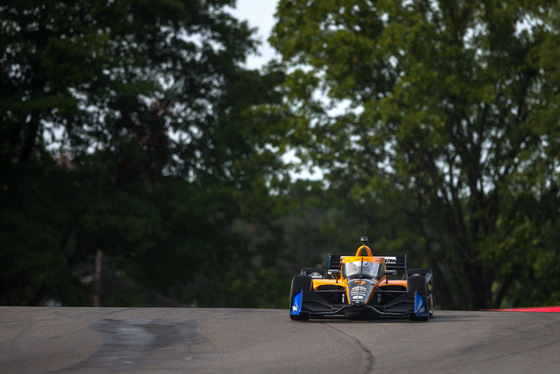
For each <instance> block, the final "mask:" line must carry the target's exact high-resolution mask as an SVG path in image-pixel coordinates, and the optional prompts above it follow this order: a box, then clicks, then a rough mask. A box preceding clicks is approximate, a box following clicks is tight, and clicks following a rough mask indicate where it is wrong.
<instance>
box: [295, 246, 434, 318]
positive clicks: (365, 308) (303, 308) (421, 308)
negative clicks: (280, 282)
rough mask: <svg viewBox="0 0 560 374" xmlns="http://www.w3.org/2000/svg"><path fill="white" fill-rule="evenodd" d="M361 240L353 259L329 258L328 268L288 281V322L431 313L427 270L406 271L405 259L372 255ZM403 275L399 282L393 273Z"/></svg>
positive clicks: (426, 315) (308, 271)
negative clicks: (289, 290)
mask: <svg viewBox="0 0 560 374" xmlns="http://www.w3.org/2000/svg"><path fill="white" fill-rule="evenodd" d="M367 240H368V239H367V237H365V236H364V237H362V238H361V241H362V245H361V246H360V247H359V248H358V250H357V251H356V255H355V256H341V255H333V254H331V255H329V266H328V269H321V268H303V269H302V270H301V274H300V275H296V276H294V278H293V279H292V288H291V292H290V318H291V319H293V320H295V321H306V320H308V319H309V318H322V317H326V316H344V317H347V318H378V317H408V318H409V319H410V320H411V321H427V320H428V319H429V318H431V317H432V315H433V314H434V298H433V276H432V271H431V270H430V269H408V268H407V264H406V256H373V255H372V252H371V249H370V248H369V247H368V246H367ZM399 271H401V272H402V273H403V274H402V275H401V276H400V278H399V279H390V278H391V277H392V278H397V274H398V272H399Z"/></svg>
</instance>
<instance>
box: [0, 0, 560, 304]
mask: <svg viewBox="0 0 560 374" xmlns="http://www.w3.org/2000/svg"><path fill="white" fill-rule="evenodd" d="M233 3H234V2H233V1H225V0H214V1H173V0H171V1H166V2H157V3H156V2H154V3H150V2H137V1H133V0H121V1H107V2H94V1H83V2H78V3H74V2H65V1H52V2H48V3H44V2H38V1H32V0H30V1H25V2H18V4H14V5H0V20H1V21H2V23H1V27H2V28H1V32H0V44H1V45H2V48H1V49H0V51H1V52H0V63H1V64H0V66H1V76H0V79H1V81H0V84H1V87H2V89H1V90H0V116H1V117H0V118H1V124H0V143H1V149H0V163H1V164H0V166H1V170H2V173H1V176H0V220H1V225H0V227H1V229H0V243H1V244H0V264H1V265H0V266H1V267H2V271H1V272H0V303H1V304H3V305H43V304H45V303H49V302H51V303H52V302H56V303H62V304H65V305H92V303H93V302H94V300H98V301H99V304H100V305H105V306H109V305H201V306H233V307H259V306H260V307H284V306H286V304H287V303H286V301H287V292H288V288H289V282H290V279H291V276H292V274H293V273H294V272H297V271H299V268H301V267H303V266H309V265H317V266H325V265H326V256H327V255H328V253H329V252H332V251H336V252H349V253H351V252H353V251H354V250H355V245H356V244H357V243H356V242H357V239H358V238H359V236H360V235H362V234H366V235H368V236H369V237H370V239H371V240H372V241H373V247H374V251H376V252H377V253H380V252H383V253H382V254H396V253H403V254H408V255H409V263H410V265H411V266H430V267H432V268H433V269H434V274H435V276H436V297H437V301H438V302H439V304H440V306H442V307H445V308H467V309H472V308H484V307H491V306H500V305H504V306H516V305H540V304H546V303H549V304H550V303H557V302H558V301H559V300H560V294H559V293H558V291H557V290H556V289H557V288H558V287H557V286H558V279H560V277H559V275H560V274H558V270H557V269H558V267H557V266H555V264H556V263H557V260H558V257H559V254H558V252H557V250H556V242H557V240H556V236H557V235H558V234H557V232H559V230H558V227H559V223H560V221H559V220H558V207H559V203H560V200H559V197H558V170H559V169H558V166H559V165H558V157H557V156H558V149H560V148H558V139H560V138H559V137H558V135H559V134H558V132H559V130H560V127H559V126H558V120H557V118H558V116H557V113H558V108H557V106H558V102H560V101H558V100H556V99H557V90H556V89H555V87H557V80H558V76H557V73H556V68H557V67H556V64H557V61H558V59H556V58H555V56H556V54H558V53H559V51H560V49H558V47H557V46H558V45H560V43H557V40H556V39H557V36H556V35H555V33H554V32H552V30H554V29H555V27H556V26H557V21H558V9H557V8H556V6H554V7H552V6H550V5H549V4H548V3H545V2H543V4H534V5H524V4H523V3H519V4H517V3H515V2H514V3H512V2H511V1H510V2H507V3H506V2H503V3H502V2H480V3H473V4H470V3H469V4H467V3H465V4H459V5H457V6H454V7H448V6H447V5H446V3H445V2H436V1H433V2H413V3H412V4H408V3H406V2H403V3H401V2H371V1H362V2H357V3H356V2H348V4H346V2H344V1H342V2H339V3H337V4H336V5H335V4H334V3H333V4H331V3H330V2H312V3H309V4H308V2H304V1H281V2H280V4H279V8H278V14H277V16H278V20H279V21H278V24H277V26H276V29H275V35H274V36H273V42H274V44H275V46H276V48H277V49H278V50H279V51H280V52H281V53H282V54H283V61H281V62H276V63H275V62H271V63H270V65H269V66H268V67H266V68H264V69H263V70H262V71H252V70H247V69H245V68H243V67H242V66H243V65H242V64H243V61H244V59H245V57H246V56H247V55H248V54H249V53H252V52H254V51H255V45H256V41H255V40H254V39H253V36H252V30H251V29H249V28H248V26H247V24H245V23H243V22H240V21H239V20H236V19H235V18H233V17H232V16H231V15H230V14H229V13H228V12H227V7H226V6H227V5H230V6H231V5H233ZM350 3H352V4H350ZM374 3H375V4H374ZM406 4H408V5H406ZM524 19H525V20H529V21H531V22H529V24H531V25H533V26H532V27H529V28H528V31H526V32H521V33H520V32H518V31H517V30H516V28H515V25H516V22H517V23H519V22H520V20H524ZM475 31H476V32H475ZM301 63H303V64H307V66H308V68H306V69H303V70H299V69H297V67H298V66H299V64H301ZM309 67H311V69H309ZM320 89H323V95H324V96H323V98H321V99H318V98H317V96H316V95H315V94H314V93H315V92H317V90H320ZM327 98H328V99H329V100H332V102H333V103H334V104H335V105H336V104H337V103H340V102H345V103H347V104H350V105H349V106H348V110H342V111H340V110H339V111H338V113H340V114H335V115H333V114H332V113H329V111H328V107H327ZM287 150H295V151H296V152H297V154H298V156H299V157H300V158H301V159H302V160H303V161H304V162H309V163H311V164H313V165H318V166H320V167H321V168H322V170H323V171H324V180H322V181H301V180H300V181H294V180H293V179H292V178H291V177H290V172H291V171H292V169H291V167H292V165H289V164H285V163H284V162H283V161H282V154H283V153H284V152H285V151H287ZM96 265H97V266H96ZM94 296H95V297H94Z"/></svg>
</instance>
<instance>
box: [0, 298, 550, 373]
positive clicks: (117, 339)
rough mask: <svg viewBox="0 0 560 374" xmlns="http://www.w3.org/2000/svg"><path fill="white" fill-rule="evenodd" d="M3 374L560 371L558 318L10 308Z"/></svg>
mask: <svg viewBox="0 0 560 374" xmlns="http://www.w3.org/2000/svg"><path fill="white" fill-rule="evenodd" d="M0 323H1V325H0V326H1V327H0V334H1V336H0V373H107V372H117V373H129V372H130V373H175V372H184V373H244V374H246V373H292V372H299V373H306V374H307V373H454V374H457V373H559V372H560V313H528V312H490V311H488V312H460V311H436V315H435V316H434V318H433V319H431V320H430V321H429V322H409V321H408V320H376V321H347V320H340V319H324V320H311V321H310V322H294V321H291V320H290V319H289V317H288V311H286V310H267V309H189V308H184V309H182V308H23V307H0Z"/></svg>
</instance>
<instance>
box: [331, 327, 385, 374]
mask: <svg viewBox="0 0 560 374" xmlns="http://www.w3.org/2000/svg"><path fill="white" fill-rule="evenodd" d="M325 326H328V327H330V328H331V329H333V330H336V331H337V332H338V333H340V334H342V335H344V336H345V337H347V338H349V339H350V340H351V341H353V342H354V343H355V344H356V345H357V346H358V347H359V348H360V350H361V351H362V352H363V353H364V354H365V361H366V367H365V369H364V371H363V373H364V374H367V373H371V372H372V371H373V364H374V358H373V352H371V351H370V350H369V348H368V347H366V346H365V345H364V343H362V341H361V340H360V339H358V338H355V337H353V336H352V335H349V334H347V333H346V332H344V331H343V330H341V329H338V328H336V327H335V326H333V325H330V324H326V325H325Z"/></svg>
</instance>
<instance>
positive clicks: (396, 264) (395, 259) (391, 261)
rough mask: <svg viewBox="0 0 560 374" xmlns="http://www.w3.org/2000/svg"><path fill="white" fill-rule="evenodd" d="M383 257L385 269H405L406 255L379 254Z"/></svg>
mask: <svg viewBox="0 0 560 374" xmlns="http://www.w3.org/2000/svg"><path fill="white" fill-rule="evenodd" d="M380 257H384V258H385V268H386V269H387V270H404V271H406V255H404V256H380Z"/></svg>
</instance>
